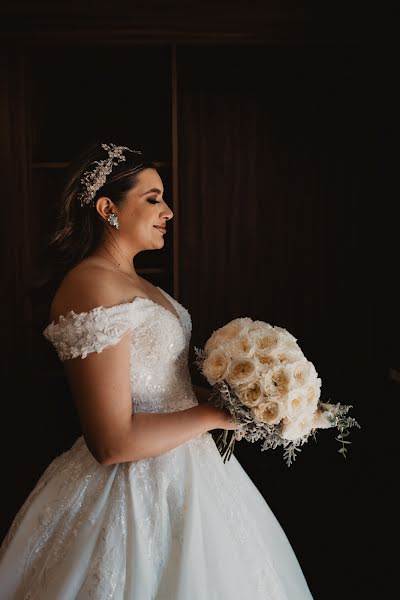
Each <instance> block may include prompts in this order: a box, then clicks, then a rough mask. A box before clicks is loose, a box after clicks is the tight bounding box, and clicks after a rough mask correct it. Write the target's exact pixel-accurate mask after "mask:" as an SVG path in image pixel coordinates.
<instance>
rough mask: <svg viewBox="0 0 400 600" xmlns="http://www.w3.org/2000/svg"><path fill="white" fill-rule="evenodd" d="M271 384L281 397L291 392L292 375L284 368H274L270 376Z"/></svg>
mask: <svg viewBox="0 0 400 600" xmlns="http://www.w3.org/2000/svg"><path fill="white" fill-rule="evenodd" d="M269 379H270V381H271V383H272V384H273V385H274V386H275V387H276V389H277V390H278V393H279V395H280V396H283V395H285V394H287V392H288V391H289V381H290V373H289V371H288V369H286V368H285V367H284V366H279V367H274V368H273V369H272V370H271V373H270V375H269Z"/></svg>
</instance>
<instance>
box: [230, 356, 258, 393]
mask: <svg viewBox="0 0 400 600" xmlns="http://www.w3.org/2000/svg"><path fill="white" fill-rule="evenodd" d="M256 378H257V369H256V364H255V362H254V360H252V359H251V358H238V359H234V360H232V362H231V365H230V369H229V375H228V377H227V381H228V383H230V384H231V385H233V386H241V385H243V384H246V383H253V382H254V381H255V380H256Z"/></svg>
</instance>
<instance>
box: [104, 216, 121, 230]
mask: <svg viewBox="0 0 400 600" xmlns="http://www.w3.org/2000/svg"><path fill="white" fill-rule="evenodd" d="M107 221H108V222H109V223H110V224H111V225H112V226H113V227H116V229H119V221H118V217H117V215H116V214H114V213H111V214H110V215H109V217H108V219H107Z"/></svg>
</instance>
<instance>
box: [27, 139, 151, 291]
mask: <svg viewBox="0 0 400 600" xmlns="http://www.w3.org/2000/svg"><path fill="white" fill-rule="evenodd" d="M102 143H107V145H108V146H109V145H110V143H109V142H108V141H106V142H104V141H103V142H100V141H95V142H92V143H91V144H89V145H87V146H86V147H85V148H84V149H83V150H82V151H81V152H80V153H79V154H78V156H77V157H76V158H75V159H74V160H73V161H72V162H71V163H70V165H69V167H68V171H67V173H66V176H65V179H64V185H63V188H62V191H61V194H60V196H59V198H58V201H57V205H56V223H55V229H54V230H53V232H51V234H50V236H49V239H48V242H47V250H46V255H45V257H46V258H45V264H44V263H43V265H42V267H41V268H40V274H39V273H37V274H36V276H35V278H34V279H35V281H34V283H33V287H36V288H38V287H46V288H47V291H48V293H50V294H51V293H53V292H54V291H55V289H56V288H57V287H58V285H59V283H60V282H61V280H62V279H63V277H64V276H65V274H66V273H67V271H69V270H70V269H71V268H72V267H73V266H75V265H76V264H77V263H79V262H80V261H81V260H82V259H83V258H85V257H86V256H88V255H89V254H90V253H91V252H92V251H93V250H94V248H95V247H96V246H97V245H98V243H99V242H100V241H101V239H102V236H103V235H104V232H105V229H106V227H107V224H106V223H104V221H103V219H102V218H101V217H100V215H99V213H98V212H97V210H96V209H95V207H94V204H95V202H96V200H97V198H99V197H100V196H107V197H109V198H110V199H111V200H112V201H113V203H114V204H115V205H116V206H118V205H119V204H121V203H123V202H124V200H125V198H126V195H127V194H128V192H129V191H131V190H132V188H134V187H135V185H136V183H137V179H138V174H139V173H140V172H141V171H142V170H144V169H148V168H152V169H156V166H155V164H154V162H152V161H151V160H149V159H147V158H146V157H145V156H144V154H143V153H141V154H138V153H136V152H129V151H128V150H124V151H123V155H124V156H125V161H120V162H118V164H116V165H113V167H112V171H111V173H110V174H109V175H107V178H106V181H105V183H104V185H103V186H102V187H101V188H100V189H99V190H97V192H96V194H95V196H94V197H93V199H92V203H90V204H87V205H86V204H85V205H84V206H81V202H80V199H79V197H78V196H79V194H80V193H81V192H82V191H84V189H85V188H84V187H83V186H82V184H81V179H82V176H83V174H84V173H85V171H91V170H93V169H94V168H95V167H96V166H97V165H96V164H94V161H99V160H104V159H107V158H108V156H109V155H108V151H107V150H106V149H104V148H103V147H102ZM116 145H121V146H127V147H128V148H130V149H131V150H139V148H135V146H132V145H129V144H125V143H124V144H116Z"/></svg>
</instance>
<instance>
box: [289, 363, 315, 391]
mask: <svg viewBox="0 0 400 600" xmlns="http://www.w3.org/2000/svg"><path fill="white" fill-rule="evenodd" d="M310 364H311V363H309V361H308V360H306V359H303V360H296V361H295V362H294V363H292V364H291V365H289V366H288V369H289V372H290V389H296V388H299V387H305V386H306V385H307V383H308V382H309V380H310Z"/></svg>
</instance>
